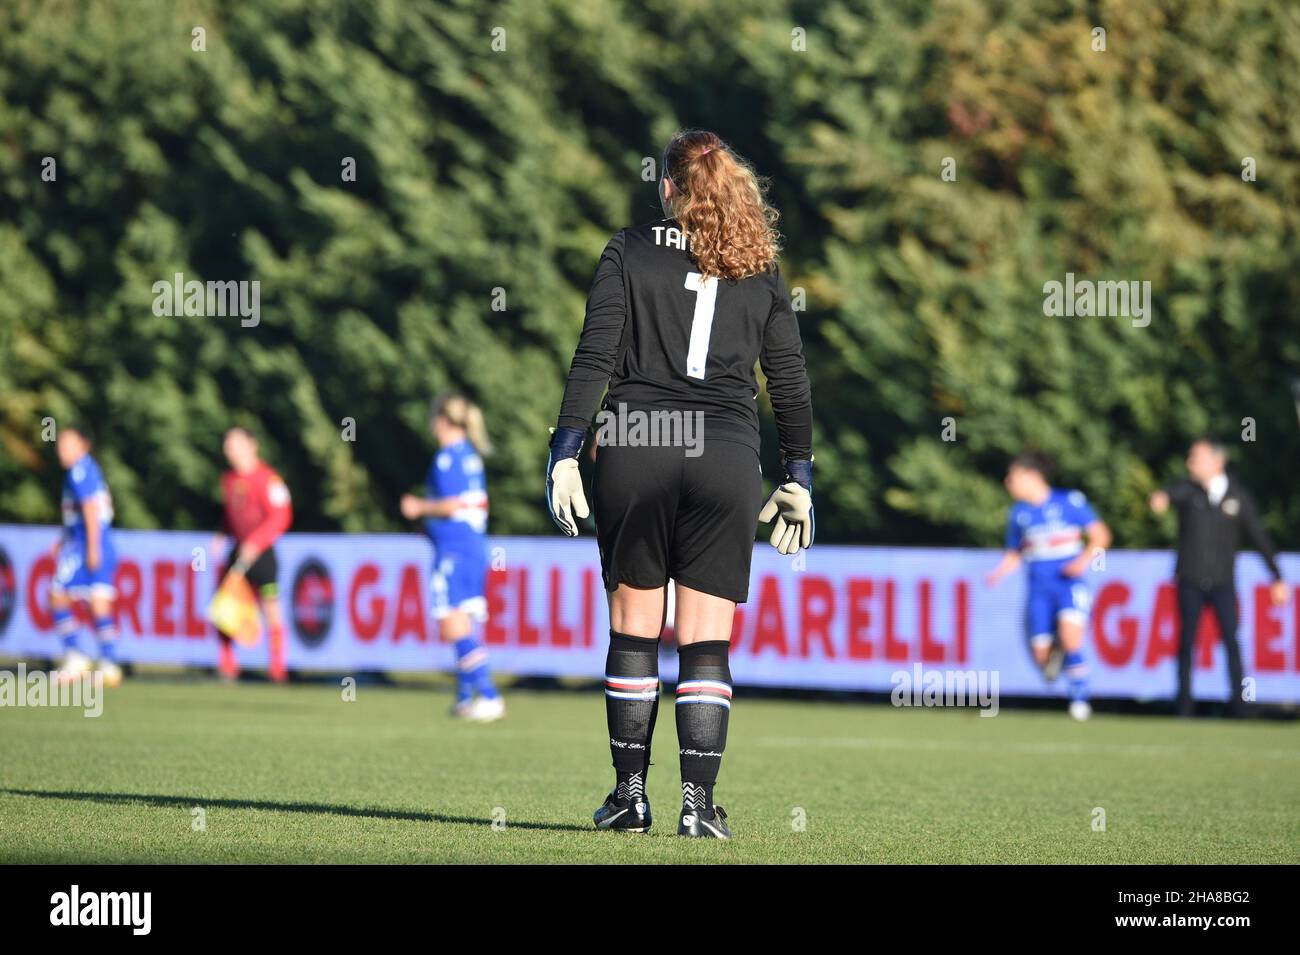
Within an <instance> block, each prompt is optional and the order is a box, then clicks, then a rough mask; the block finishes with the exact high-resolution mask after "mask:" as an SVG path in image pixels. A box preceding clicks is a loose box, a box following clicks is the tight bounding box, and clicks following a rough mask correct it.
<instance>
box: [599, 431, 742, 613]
mask: <svg viewBox="0 0 1300 955" xmlns="http://www.w3.org/2000/svg"><path fill="white" fill-rule="evenodd" d="M702 447H703V449H704V450H703V454H701V455H699V456H697V457H688V456H687V455H686V453H685V449H683V448H680V447H676V448H669V447H624V446H603V447H601V448H600V449H599V450H598V451H597V452H596V475H595V480H594V482H593V484H592V499H593V501H594V503H595V512H596V538H597V540H598V542H599V544H600V567H601V572H602V573H603V575H604V578H605V589H606V590H614V589H615V588H616V587H618V585H619V584H621V583H622V584H629V585H631V586H633V587H662V586H664V585H665V584H667V583H668V580H669V579H670V578H671V579H672V580H675V581H677V582H678V583H680V584H682V585H683V586H686V587H690V588H691V589H693V590H699V591H702V592H704V593H706V594H713V595H714V596H716V597H722V598H724V599H726V600H734V601H735V602H736V603H744V602H745V600H746V599H747V598H748V597H749V564H750V559H751V557H752V556H753V553H754V532H755V530H756V528H757V524H758V512H759V510H760V509H761V508H762V506H763V475H762V472H761V470H760V468H759V463H758V453H757V452H756V451H754V449H753V448H751V447H749V446H748V445H746V444H741V443H739V442H735V441H721V440H717V439H714V440H713V441H706V442H704V443H703V445H702Z"/></svg>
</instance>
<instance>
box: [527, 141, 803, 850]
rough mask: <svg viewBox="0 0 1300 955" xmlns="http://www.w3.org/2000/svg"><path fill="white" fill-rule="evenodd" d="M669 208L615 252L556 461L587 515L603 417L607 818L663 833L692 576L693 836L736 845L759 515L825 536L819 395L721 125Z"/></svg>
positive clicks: (683, 825)
mask: <svg viewBox="0 0 1300 955" xmlns="http://www.w3.org/2000/svg"><path fill="white" fill-rule="evenodd" d="M659 197H660V200H661V202H662V204H663V209H664V213H665V216H666V218H664V219H661V220H659V221H656V222H651V223H648V224H646V225H640V226H635V227H632V228H627V229H623V230H622V231H620V232H618V233H617V234H615V236H614V237H613V238H612V239H611V240H610V241H609V244H608V245H606V247H605V251H604V253H603V254H602V255H601V257H600V262H599V264H598V265H597V267H596V276H595V279H594V280H593V282H592V286H591V292H590V295H589V297H588V299H587V314H586V321H585V323H584V325H583V329H582V335H581V337H580V338H579V340H578V348H577V351H576V353H575V354H574V357H573V364H572V366H571V368H570V370H569V377H568V383H567V385H566V387H565V390H564V400H563V403H562V404H561V407H560V414H559V421H558V426H557V427H556V429H555V433H554V435H553V437H552V439H551V445H550V448H551V454H550V461H549V463H548V465H547V488H546V496H547V504H548V507H549V508H550V511H551V517H552V518H553V519H554V520H555V523H556V524H558V525H559V527H560V528H561V530H563V531H564V532H565V533H566V534H568V535H569V536H571V537H572V536H576V535H577V533H578V527H577V523H576V519H577V518H579V517H586V516H587V501H586V498H585V497H584V495H583V490H582V481H581V479H580V477H579V474H578V456H579V453H580V452H581V450H582V444H583V440H584V438H585V429H586V427H587V424H588V422H589V421H590V420H591V414H592V410H593V408H595V406H596V403H597V401H598V400H599V399H600V396H601V393H602V392H604V391H605V389H606V385H608V389H609V390H608V392H607V393H606V396H605V400H604V403H603V406H602V409H601V411H600V413H599V414H598V415H597V422H598V429H597V435H596V445H597V451H596V463H595V478H594V482H593V485H592V494H593V498H594V501H595V511H596V537H597V541H598V543H599V546H600V558H601V569H602V572H603V575H604V579H605V589H606V590H607V591H608V593H609V619H610V628H611V629H610V634H609V641H610V642H609V654H608V657H607V659H606V665H605V709H606V716H607V719H608V723H609V742H610V749H611V752H612V753H613V758H614V769H615V771H616V781H615V786H614V790H613V792H611V793H610V795H609V797H608V798H607V799H606V800H605V803H604V805H602V806H601V807H600V808H599V809H598V810H596V814H595V822H596V826H597V828H600V829H619V830H625V831H632V832H645V831H646V830H647V829H649V827H650V822H651V818H650V805H649V802H648V800H647V799H646V791H645V782H646V771H647V769H648V767H649V765H650V743H651V738H652V736H653V733H654V723H655V716H656V713H657V710H658V703H659V654H658V650H659V647H658V643H659V636H660V633H661V631H662V628H663V623H664V607H665V598H664V591H665V587H666V585H667V583H668V581H669V580H670V579H671V580H673V581H674V582H675V584H676V596H677V599H676V636H677V642H678V654H679V661H680V675H679V679H678V684H677V694H676V697H677V699H676V714H677V738H678V744H679V751H680V759H681V772H682V810H681V815H680V817H679V823H678V827H677V832H678V834H679V835H683V836H695V837H703V838H715V839H727V838H729V837H730V835H731V833H730V830H729V829H728V828H727V825H726V822H725V819H726V813H725V812H723V810H722V809H721V808H720V807H718V806H715V805H714V802H713V787H714V783H715V781H716V780H717V776H718V768H719V765H720V764H721V761H722V753H723V750H724V749H725V747H726V741H727V718H728V714H729V711H730V709H731V672H730V668H729V665H728V650H729V648H730V639H731V622H732V618H733V616H734V614H735V610H736V604H737V603H743V602H744V601H745V599H746V598H747V597H748V595H749V566H750V557H751V554H752V551H753V544H754V527H755V521H760V522H763V523H766V522H768V521H771V520H772V519H773V518H775V519H776V529H775V531H774V532H773V534H772V538H771V540H772V544H773V546H775V547H776V548H777V550H779V551H780V552H781V553H782V554H794V553H796V552H797V551H798V550H799V549H800V548H806V547H808V546H809V545H811V543H812V539H813V514H812V400H811V393H810V390H809V386H808V377H807V374H806V372H805V370H804V358H803V347H802V344H801V342H800V339H799V326H798V323H797V321H796V319H795V315H794V310H793V309H792V308H791V305H790V296H789V293H788V292H787V291H786V287H785V283H784V281H783V280H782V277H781V271H780V269H779V267H778V265H777V253H778V250H779V246H778V240H779V236H778V234H777V231H776V228H775V222H776V212H775V211H774V210H773V209H772V207H771V206H769V205H768V204H767V202H766V201H765V200H764V197H763V190H762V187H761V185H760V182H759V180H758V178H757V176H756V175H755V174H754V172H753V170H752V169H751V168H750V167H749V166H748V164H746V163H745V161H744V160H743V159H741V158H740V157H739V156H738V155H736V154H735V153H734V152H732V150H731V149H730V148H729V147H728V146H727V145H726V143H724V142H723V141H722V140H721V139H719V138H718V137H717V136H716V135H714V134H713V133H709V132H703V131H698V130H692V131H688V132H683V133H679V134H678V135H676V136H675V137H673V139H672V141H671V142H670V143H669V144H668V147H667V149H665V151H664V156H663V168H662V177H661V178H660V180H659ZM756 361H757V362H759V363H761V365H762V369H763V374H764V375H765V376H766V378H767V391H768V394H769V395H770V396H771V400H772V408H773V411H774V413H775V416H776V424H777V430H778V433H779V436H780V442H781V455H782V459H783V462H784V475H783V477H782V480H781V483H780V486H779V487H777V489H776V490H775V492H774V493H773V494H772V496H771V497H770V498H768V500H767V503H766V505H764V504H763V498H762V493H763V488H762V473H761V470H760V466H759V456H758V452H759V430H758V410H757V404H756V398H757V396H758V383H757V380H756V377H755V373H754V365H755V362H756Z"/></svg>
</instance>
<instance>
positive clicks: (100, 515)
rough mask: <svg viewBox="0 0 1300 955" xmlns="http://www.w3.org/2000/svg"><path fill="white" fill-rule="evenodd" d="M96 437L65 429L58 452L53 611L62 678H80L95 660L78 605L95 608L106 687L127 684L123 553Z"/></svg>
mask: <svg viewBox="0 0 1300 955" xmlns="http://www.w3.org/2000/svg"><path fill="white" fill-rule="evenodd" d="M91 444H92V442H91V437H90V433H89V432H88V431H87V430H86V429H85V428H84V427H82V426H81V425H65V426H64V427H62V428H61V429H60V430H59V435H58V439H57V443H56V445H55V449H56V451H57V453H58V456H59V464H61V465H62V466H63V468H64V471H65V472H66V473H65V474H64V478H63V499H62V510H63V533H62V535H61V536H60V537H59V540H58V541H57V542H56V543H55V545H54V548H53V552H54V557H55V571H54V579H53V580H52V581H51V582H50V608H51V610H52V611H53V615H54V631H55V633H56V634H57V635H58V636H59V638H60V639H61V640H62V643H63V657H62V659H61V660H60V662H59V665H58V673H59V677H60V679H64V680H74V679H78V678H80V677H81V675H82V674H84V673H88V672H90V671H91V670H92V669H94V667H95V662H94V661H93V660H92V658H91V657H90V656H89V655H87V654H86V653H83V652H82V647H81V642H80V632H79V631H80V629H81V627H80V624H78V622H77V618H76V615H75V614H74V612H73V607H74V605H75V603H76V602H78V601H85V602H87V603H88V604H89V605H90V617H91V620H92V622H93V624H94V628H95V642H96V647H97V653H96V656H97V658H98V664H99V671H100V673H102V674H103V677H104V683H105V684H106V685H108V686H117V685H118V684H120V683H121V682H122V668H121V666H120V665H119V664H118V662H117V645H116V639H117V625H116V623H115V622H114V619H113V601H114V600H116V599H117V586H116V575H117V552H116V550H115V549H114V547H113V498H112V495H111V494H109V491H108V484H107V483H106V482H105V481H104V475H103V473H102V472H101V471H100V470H99V465H98V464H97V463H96V462H95V459H94V458H93V457H91V454H90V450H91Z"/></svg>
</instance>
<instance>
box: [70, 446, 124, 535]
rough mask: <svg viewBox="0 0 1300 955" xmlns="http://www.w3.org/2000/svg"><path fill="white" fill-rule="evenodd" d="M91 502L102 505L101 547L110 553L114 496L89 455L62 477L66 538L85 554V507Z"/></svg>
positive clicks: (100, 522)
mask: <svg viewBox="0 0 1300 955" xmlns="http://www.w3.org/2000/svg"><path fill="white" fill-rule="evenodd" d="M88 501H95V502H96V503H97V504H98V505H99V529H100V543H101V546H102V547H103V548H104V549H105V550H107V549H108V547H109V546H110V539H109V538H110V532H111V530H112V526H113V496H112V495H111V494H110V493H109V491H108V484H107V483H106V482H105V481H104V475H103V472H101V471H100V470H99V465H98V464H96V463H95V459H94V458H92V457H91V456H90V455H89V454H87V455H85V456H83V457H82V458H81V460H80V461H78V462H77V463H76V464H74V465H73V466H72V467H70V468H68V470H67V473H66V474H65V475H64V477H63V500H62V509H63V537H64V540H65V542H66V543H67V544H69V545H71V546H73V547H76V548H78V549H80V550H82V551H84V550H85V547H86V515H85V512H84V511H83V510H82V507H83V506H84V505H85V504H86V503H87V502H88Z"/></svg>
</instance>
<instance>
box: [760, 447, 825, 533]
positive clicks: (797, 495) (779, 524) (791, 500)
mask: <svg viewBox="0 0 1300 955" xmlns="http://www.w3.org/2000/svg"><path fill="white" fill-rule="evenodd" d="M774 517H775V518H776V527H775V528H773V530H772V546H773V547H775V548H776V549H777V551H779V552H780V553H782V554H787V555H788V554H797V553H798V552H799V550H800V549H801V548H802V549H804V550H806V549H807V548H809V547H811V546H812V542H813V503H812V461H786V462H785V480H784V481H783V482H782V483H781V486H780V487H778V488H777V489H776V490H775V491H773V492H772V496H771V497H769V498H768V499H767V503H766V504H764V505H763V509H762V510H761V511H759V512H758V522H759V523H760V524H766V523H767V522H768V521H770V520H771V519H772V518H774Z"/></svg>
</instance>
